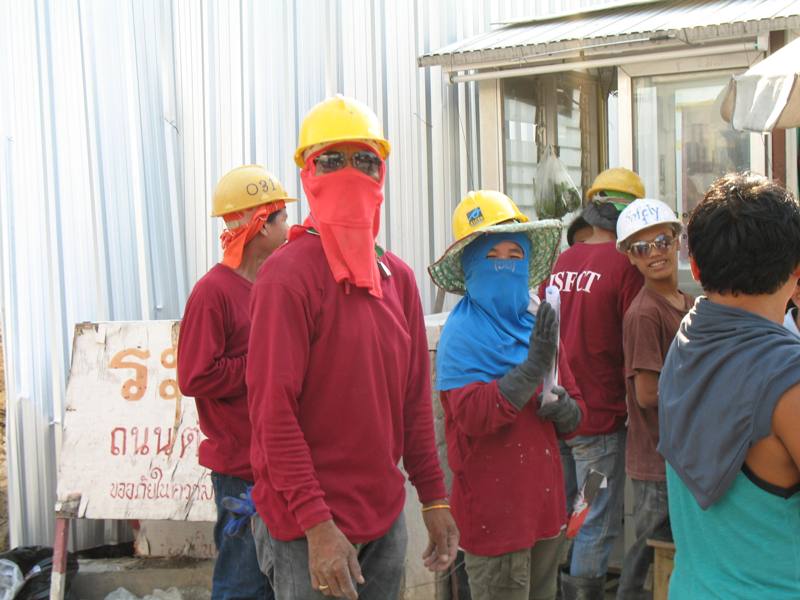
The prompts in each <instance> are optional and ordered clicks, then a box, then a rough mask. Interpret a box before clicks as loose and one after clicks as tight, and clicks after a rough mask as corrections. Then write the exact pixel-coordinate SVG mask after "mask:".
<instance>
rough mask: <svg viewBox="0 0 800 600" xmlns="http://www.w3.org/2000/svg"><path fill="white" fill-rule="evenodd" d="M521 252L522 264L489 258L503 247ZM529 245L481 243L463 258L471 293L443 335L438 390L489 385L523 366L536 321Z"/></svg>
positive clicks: (498, 238) (494, 238)
mask: <svg viewBox="0 0 800 600" xmlns="http://www.w3.org/2000/svg"><path fill="white" fill-rule="evenodd" d="M505 240H508V241H512V242H515V243H516V244H518V245H519V247H520V248H522V251H523V254H524V257H523V258H522V259H508V260H503V259H496V258H486V255H487V254H488V253H489V251H490V250H491V249H492V248H493V247H494V246H495V245H496V244H498V243H499V242H502V241H505ZM530 252H531V242H530V239H529V238H528V236H526V235H525V234H523V233H492V234H488V235H482V236H480V237H478V238H477V239H476V240H475V241H474V242H472V243H471V244H469V245H468V246H467V247H466V248H465V249H464V253H463V254H462V257H461V265H462V267H463V269H464V274H465V276H466V278H465V282H466V288H467V293H466V294H465V295H464V297H463V298H462V299H461V300H460V301H459V302H458V304H456V306H455V308H454V309H453V311H452V312H451V313H450V316H449V318H448V319H447V322H446V323H445V325H444V329H443V330H442V336H441V338H440V340H439V347H438V350H437V353H436V389H437V390H450V389H455V388H459V387H463V386H465V385H467V384H470V383H475V382H479V381H480V382H484V383H488V382H490V381H493V380H495V379H498V378H499V377H502V376H503V375H505V374H506V372H508V370H509V369H511V368H512V367H515V366H517V365H518V364H520V363H521V362H523V361H524V360H525V357H526V356H527V354H528V344H529V340H530V335H531V330H532V329H533V324H534V317H533V316H532V315H531V314H530V313H528V310H527V309H528V304H529V302H530V297H529V295H528V261H529V260H530Z"/></svg>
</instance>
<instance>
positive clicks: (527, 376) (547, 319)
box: [497, 302, 558, 410]
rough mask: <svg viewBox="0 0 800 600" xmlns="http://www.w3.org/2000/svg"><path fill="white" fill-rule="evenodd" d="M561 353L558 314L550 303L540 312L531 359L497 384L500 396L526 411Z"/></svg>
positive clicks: (542, 304) (532, 339) (530, 351)
mask: <svg viewBox="0 0 800 600" xmlns="http://www.w3.org/2000/svg"><path fill="white" fill-rule="evenodd" d="M557 349H558V320H557V319H556V311H555V310H553V307H552V306H550V305H549V304H548V303H547V302H542V303H541V304H540V305H539V310H538V311H536V325H534V327H533V331H531V340H530V344H529V346H528V358H526V359H525V361H524V362H522V363H521V364H519V365H517V366H516V367H514V368H513V369H511V370H510V371H509V372H508V373H506V374H505V375H503V376H502V377H501V378H500V379H499V380H498V382H497V385H498V387H499V388H500V393H501V394H503V397H504V398H505V399H506V400H508V401H509V402H511V404H513V405H514V406H515V407H516V408H517V409H519V410H522V409H523V408H524V407H525V405H526V404H527V403H528V402H529V401H530V399H531V398H532V397H533V394H534V392H535V391H536V388H538V387H539V385H541V383H542V379H543V378H544V375H545V373H547V372H548V371H549V370H550V367H552V366H553V361H554V360H555V357H556V350H557Z"/></svg>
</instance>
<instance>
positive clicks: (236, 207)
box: [211, 165, 297, 217]
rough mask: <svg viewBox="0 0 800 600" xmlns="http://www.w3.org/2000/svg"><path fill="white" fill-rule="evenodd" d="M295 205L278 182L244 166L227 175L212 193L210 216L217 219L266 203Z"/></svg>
mask: <svg viewBox="0 0 800 600" xmlns="http://www.w3.org/2000/svg"><path fill="white" fill-rule="evenodd" d="M279 200H283V201H284V202H296V201H297V198H292V197H290V196H289V195H288V194H287V193H286V190H285V189H283V186H282V185H281V182H280V181H278V178H277V177H275V176H274V175H273V174H272V173H270V172H269V171H267V170H266V169H265V168H264V167H262V166H261V165H244V166H242V167H236V168H235V169H233V170H232V171H228V172H227V173H226V174H225V175H224V176H223V177H222V179H220V180H219V183H217V187H216V188H215V189H214V199H213V201H212V208H211V216H212V217H220V216H222V215H227V214H228V213H232V212H239V211H242V210H245V209H248V208H252V207H254V206H261V205H262V204H268V203H270V202H277V201H279Z"/></svg>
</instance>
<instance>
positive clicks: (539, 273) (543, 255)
mask: <svg viewBox="0 0 800 600" xmlns="http://www.w3.org/2000/svg"><path fill="white" fill-rule="evenodd" d="M561 227H562V225H561V221H559V220H557V219H544V220H542V221H531V222H527V223H504V224H502V225H492V226H491V227H487V228H486V229H481V230H480V231H476V232H474V233H471V234H469V235H468V236H466V237H465V238H462V239H460V240H458V241H457V242H454V243H453V244H452V245H451V246H450V247H449V248H448V249H447V250H445V252H444V254H443V255H442V256H441V258H439V260H437V261H436V262H435V263H433V264H432V265H430V266H429V267H428V274H429V275H430V276H431V279H432V280H433V283H435V284H436V285H437V286H438V287H440V288H442V289H443V290H444V291H446V292H450V293H453V294H460V295H462V296H463V295H464V294H466V292H467V288H466V286H465V282H464V279H465V276H464V269H463V268H462V267H461V255H462V254H463V253H464V249H465V248H466V247H467V246H468V245H469V244H471V243H472V242H473V241H474V240H475V239H477V238H478V237H479V236H482V235H488V234H491V233H524V234H525V235H527V236H528V238H529V239H530V240H531V254H530V258H529V265H528V287H531V288H533V287H536V286H538V285H539V284H540V283H541V282H542V281H544V280H545V279H546V278H547V276H548V275H550V270H551V269H552V268H553V263H554V262H555V260H556V257H557V256H558V250H559V246H560V244H561Z"/></svg>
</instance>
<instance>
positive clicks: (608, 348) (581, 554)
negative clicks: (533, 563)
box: [541, 168, 644, 600]
mask: <svg viewBox="0 0 800 600" xmlns="http://www.w3.org/2000/svg"><path fill="white" fill-rule="evenodd" d="M642 196H644V185H643V184H642V181H641V179H639V176H638V175H636V173H634V172H633V171H629V170H628V169H623V168H614V169H608V170H606V171H603V172H602V173H600V174H599V175H598V176H597V178H596V179H595V181H594V183H593V184H592V187H591V188H590V189H589V191H588V192H587V197H588V199H589V204H588V205H587V206H586V208H585V209H584V211H583V218H584V219H585V220H586V221H587V222H588V223H589V224H590V225H591V226H592V235H591V237H589V238H588V239H587V240H585V241H584V242H581V243H576V244H574V245H573V246H572V247H570V248H569V249H567V250H565V251H564V252H563V253H562V254H561V255H560V256H559V257H558V260H557V261H556V264H555V266H554V267H553V271H552V273H551V275H550V279H549V284H550V285H555V286H557V287H558V288H559V289H560V290H561V340H562V342H563V344H564V347H565V349H566V352H567V358H568V360H569V364H570V367H572V373H573V375H574V376H575V381H576V382H577V384H578V387H579V388H580V390H581V395H582V396H583V400H584V402H585V403H586V409H587V415H586V418H585V419H584V420H583V421H582V423H581V426H580V428H579V430H578V433H579V435H577V436H575V437H573V438H571V439H569V440H566V441H565V442H564V443H563V444H562V446H561V451H562V461H563V463H564V480H565V484H566V495H567V506H568V510H571V508H572V504H573V502H574V498H575V496H576V494H577V491H578V490H579V489H581V487H582V486H583V483H584V480H585V478H586V476H587V475H588V473H589V471H590V470H591V469H594V470H596V471H599V472H601V473H603V474H604V475H606V477H607V478H608V485H607V486H606V487H603V488H601V489H600V492H599V493H598V495H597V496H596V498H595V499H594V501H593V502H592V504H591V507H590V510H589V514H588V515H587V517H586V520H585V521H584V523H583V526H582V527H581V529H580V531H579V533H578V535H577V537H576V538H575V540H574V542H573V545H572V558H571V563H570V565H569V568H568V572H566V573H562V574H561V587H562V594H563V597H564V599H565V600H570V599H572V598H581V599H595V598H597V599H602V598H603V588H604V583H605V575H606V570H607V567H608V556H609V554H610V553H611V549H612V546H613V544H614V540H615V539H616V537H617V536H618V535H619V533H620V531H621V529H622V505H623V491H624V487H625V418H626V414H627V408H626V405H625V376H624V368H625V364H624V359H623V353H622V318H623V316H624V315H625V311H626V310H627V309H628V305H630V303H631V301H632V300H633V298H634V296H636V294H637V293H638V292H639V290H640V289H641V287H642V275H641V274H640V273H639V271H637V270H636V267H634V266H633V265H632V264H630V262H629V261H628V259H627V258H626V257H625V255H623V254H621V253H619V252H618V251H617V248H616V224H617V218H618V217H619V213H620V211H621V210H622V209H623V208H624V207H625V206H626V205H627V204H628V203H630V202H631V201H633V200H634V199H635V198H640V197H642ZM541 295H542V297H543V295H544V284H543V285H542V290H541Z"/></svg>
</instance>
